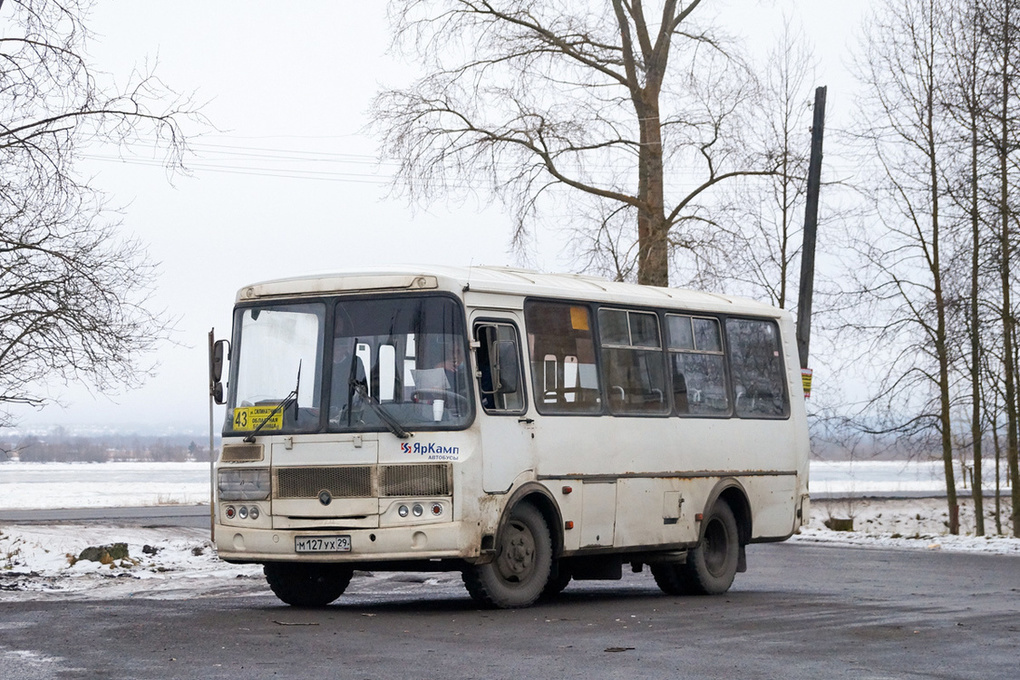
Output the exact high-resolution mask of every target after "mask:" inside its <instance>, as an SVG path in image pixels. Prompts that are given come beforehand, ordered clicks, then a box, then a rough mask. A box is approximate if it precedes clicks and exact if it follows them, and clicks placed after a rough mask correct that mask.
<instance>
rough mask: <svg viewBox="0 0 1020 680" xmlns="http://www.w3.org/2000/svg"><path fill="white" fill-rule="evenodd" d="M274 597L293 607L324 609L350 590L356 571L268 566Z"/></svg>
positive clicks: (333, 567)
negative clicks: (348, 587)
mask: <svg viewBox="0 0 1020 680" xmlns="http://www.w3.org/2000/svg"><path fill="white" fill-rule="evenodd" d="M262 571H263V573H264V574H265V575H266V581H267V582H268V583H269V587H270V588H272V590H273V593H274V594H275V595H276V596H277V597H278V598H280V599H281V600H283V601H284V602H286V603H287V604H289V605H291V606H294V607H325V606H326V605H327V604H329V603H330V602H332V601H333V600H335V599H337V598H338V597H340V596H341V595H343V594H344V591H345V590H347V586H348V584H350V582H351V577H352V576H353V575H354V570H353V569H352V568H351V567H347V566H344V565H340V564H310V563H303V562H267V563H266V564H264V565H263V567H262Z"/></svg>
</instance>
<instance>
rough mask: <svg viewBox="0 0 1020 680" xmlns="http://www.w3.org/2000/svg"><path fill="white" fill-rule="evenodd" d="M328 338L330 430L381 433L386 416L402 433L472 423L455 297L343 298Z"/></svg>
mask: <svg viewBox="0 0 1020 680" xmlns="http://www.w3.org/2000/svg"><path fill="white" fill-rule="evenodd" d="M332 336H333V337H332V357H331V359H332V370H331V381H330V384H331V387H330V390H329V425H328V427H329V430H330V431H333V432H337V431H346V430H366V429H368V430H378V429H384V428H387V423H386V422H385V421H386V417H387V416H389V417H390V418H392V419H394V420H395V421H396V423H398V424H399V426H400V427H402V428H404V429H407V428H421V427H425V428H435V427H442V428H447V427H454V428H457V427H464V426H466V425H467V424H468V423H469V422H470V419H471V415H472V408H471V404H472V400H471V392H470V389H471V387H470V381H469V374H468V370H467V364H466V362H465V358H466V357H467V352H466V337H465V334H464V313H463V311H462V310H461V308H460V306H459V305H458V304H457V302H455V301H454V300H453V299H451V298H446V297H439V296H429V297H398V298H390V299H379V298H374V299H361V300H341V301H339V302H337V303H336V308H335V311H334V317H333V333H332ZM380 407H381V408H380ZM388 429H393V428H392V427H388Z"/></svg>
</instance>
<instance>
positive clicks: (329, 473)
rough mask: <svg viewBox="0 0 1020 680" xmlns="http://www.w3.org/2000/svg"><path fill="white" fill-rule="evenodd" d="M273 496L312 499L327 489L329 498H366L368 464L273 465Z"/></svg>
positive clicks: (369, 476) (368, 494) (369, 477)
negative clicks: (284, 466) (286, 466)
mask: <svg viewBox="0 0 1020 680" xmlns="http://www.w3.org/2000/svg"><path fill="white" fill-rule="evenodd" d="M274 488H275V489H276V497H277V498H316V497H317V496H318V495H319V492H320V491H323V490H325V491H328V492H329V493H330V495H331V496H332V497H333V498H369V497H371V496H372V495H373V494H372V468H371V467H370V466H368V465H345V466H336V467H308V468H276V484H275V485H274Z"/></svg>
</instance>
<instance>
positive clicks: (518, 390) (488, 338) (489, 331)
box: [475, 322, 525, 414]
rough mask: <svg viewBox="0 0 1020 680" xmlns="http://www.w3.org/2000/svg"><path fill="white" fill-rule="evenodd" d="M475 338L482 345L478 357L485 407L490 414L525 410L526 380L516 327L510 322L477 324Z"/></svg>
mask: <svg viewBox="0 0 1020 680" xmlns="http://www.w3.org/2000/svg"><path fill="white" fill-rule="evenodd" d="M475 340H477V341H478V344H479V347H478V350H477V354H476V357H477V359H478V388H479V389H478V391H479V394H480V395H481V399H482V408H484V409H485V411H486V412H488V413H497V414H520V413H523V412H524V410H525V399H524V381H523V379H522V376H521V355H520V341H519V340H518V335H517V328H516V327H515V326H514V325H513V324H509V323H498V322H491V323H488V322H487V323H480V324H477V325H476V326H475Z"/></svg>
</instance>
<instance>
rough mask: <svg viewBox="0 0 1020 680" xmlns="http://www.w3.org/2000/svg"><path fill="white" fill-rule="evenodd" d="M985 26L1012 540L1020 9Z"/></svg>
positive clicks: (1002, 4) (1019, 439)
mask: <svg viewBox="0 0 1020 680" xmlns="http://www.w3.org/2000/svg"><path fill="white" fill-rule="evenodd" d="M979 16H980V20H981V26H982V31H983V34H984V37H985V39H986V40H987V41H988V43H987V44H988V47H989V49H988V51H987V53H986V55H985V58H986V63H987V64H988V67H987V75H988V77H989V80H990V81H991V83H992V89H991V98H990V102H989V103H990V106H987V107H985V108H984V109H983V117H984V119H985V120H986V121H987V122H988V126H987V129H988V134H987V140H988V143H989V145H990V146H991V148H992V149H993V153H994V156H995V166H996V167H995V171H994V178H995V185H996V189H997V191H996V193H997V196H996V197H995V198H994V199H992V204H993V206H994V214H995V216H996V217H997V218H998V219H997V225H996V227H997V232H998V233H997V236H998V244H997V246H998V249H997V252H996V259H997V266H998V274H999V279H1000V283H1001V294H1002V299H1001V303H1000V304H1001V306H1000V308H999V309H1000V319H1001V324H1002V362H1003V363H1002V369H1003V384H1004V388H1003V389H1004V395H1003V404H1004V407H1005V412H1006V460H1007V465H1008V466H1009V472H1010V477H1011V479H1012V508H1013V510H1012V521H1013V535H1014V536H1020V480H1018V463H1017V454H1018V449H1020V434H1018V428H1020V413H1018V405H1017V397H1018V395H1017V373H1018V368H1020V362H1018V361H1017V357H1016V353H1017V352H1018V351H1020V348H1018V347H1017V346H1016V332H1017V331H1016V314H1017V310H1016V309H1015V303H1014V302H1013V299H1012V288H1013V286H1014V285H1015V279H1014V277H1013V274H1012V272H1011V271H1010V269H1011V267H1010V262H1011V259H1012V257H1013V252H1014V250H1015V249H1016V247H1017V242H1016V241H1017V229H1016V221H1017V216H1018V210H1017V207H1016V202H1017V189H1018V187H1017V186H1016V182H1017V175H1018V171H1020V159H1018V158H1017V148H1018V142H1020V139H1018V138H1017V135H1016V130H1017V125H1018V123H1020V115H1018V111H1017V105H1018V103H1020V91H1018V90H1020V78H1018V76H1020V71H1018V67H1020V3H1018V2H1016V0H985V1H984V2H982V3H981V6H980V13H979Z"/></svg>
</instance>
